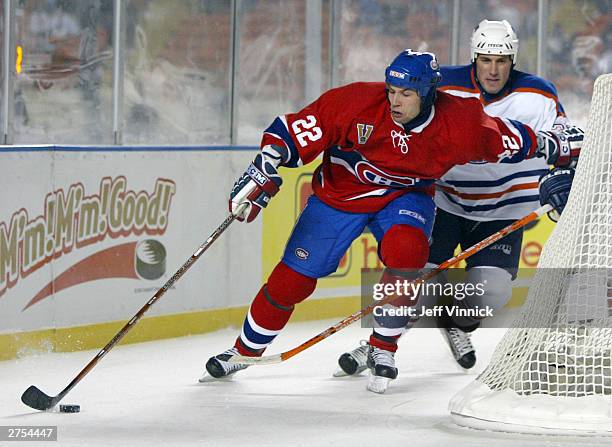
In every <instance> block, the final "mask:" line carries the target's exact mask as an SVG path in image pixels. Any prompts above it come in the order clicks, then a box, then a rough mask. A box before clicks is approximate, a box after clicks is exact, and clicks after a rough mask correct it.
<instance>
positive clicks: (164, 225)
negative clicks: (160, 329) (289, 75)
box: [0, 147, 261, 333]
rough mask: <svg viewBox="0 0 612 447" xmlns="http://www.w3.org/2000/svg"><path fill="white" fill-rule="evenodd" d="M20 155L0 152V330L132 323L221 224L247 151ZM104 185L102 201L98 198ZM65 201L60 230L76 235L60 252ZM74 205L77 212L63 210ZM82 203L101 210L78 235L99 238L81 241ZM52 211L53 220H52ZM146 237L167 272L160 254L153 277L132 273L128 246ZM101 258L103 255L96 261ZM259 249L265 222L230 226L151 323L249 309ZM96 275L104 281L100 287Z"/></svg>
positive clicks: (31, 151)
mask: <svg viewBox="0 0 612 447" xmlns="http://www.w3.org/2000/svg"><path fill="white" fill-rule="evenodd" d="M23 149H24V150H23V151H21V152H20V151H16V149H15V148H11V149H10V151H0V160H1V161H0V178H1V179H2V185H3V187H2V188H1V191H0V203H1V207H0V265H1V266H2V267H0V273H3V275H2V279H1V283H0V293H1V294H0V333H13V332H22V331H31V330H38V329H49V328H57V327H71V326H77V325H78V326H80V325H87V324H94V323H101V322H107V321H114V320H125V319H127V318H130V317H131V316H132V315H134V314H135V313H136V311H137V310H138V309H140V307H142V305H143V304H144V303H145V302H146V301H147V299H149V298H150V297H151V296H152V295H153V294H154V293H155V291H156V290H157V289H158V288H159V287H161V286H162V284H163V283H164V282H165V281H167V280H168V279H169V278H170V277H171V275H173V274H174V273H175V272H176V270H177V269H178V268H179V267H180V266H181V265H182V264H183V263H184V262H185V261H186V260H187V259H188V258H189V256H191V254H192V253H193V252H194V251H195V250H196V249H197V248H198V246H199V245H200V244H202V243H203V242H204V241H205V240H206V238H207V237H208V236H209V235H210V234H211V233H212V232H213V230H214V229H215V228H217V226H218V225H219V224H220V223H221V222H222V221H223V220H224V219H225V217H227V215H228V211H227V196H228V193H229V191H230V189H231V186H232V184H233V182H234V180H235V179H236V178H237V176H238V175H240V174H241V173H242V172H243V170H244V168H245V166H247V165H248V163H249V162H250V160H251V159H252V158H253V154H254V152H253V151H250V150H222V149H220V150H205V149H199V150H198V149H196V148H188V149H187V148H183V150H172V148H167V149H163V150H162V148H150V149H147V148H138V149H139V150H138V151H134V150H131V151H130V150H126V148H124V147H121V150H117V148H113V147H110V148H87V149H85V150H78V148H68V150H66V148H64V150H61V148H60V150H57V151H54V150H52V149H51V148H50V147H48V148H46V149H45V148H32V147H29V148H23ZM209 149H210V148H209ZM104 178H106V179H107V180H106V183H108V184H109V189H108V192H104V188H105V186H104V185H105V182H103V179H104ZM112 188H115V189H112ZM157 188H159V189H157ZM71 191H72V193H73V194H74V195H73V196H72V197H73V201H72V202H71V201H70V192H71ZM113 191H115V194H114V195H112V192H113ZM130 191H131V193H130ZM156 194H157V195H156ZM163 194H166V195H165V196H163ZM130 196H131V198H129V199H128V197H130ZM169 196H170V198H169ZM105 201H106V205H103V203H104V202H105ZM49 202H54V204H53V205H49ZM60 202H62V203H63V204H64V205H65V206H64V211H63V214H62V215H63V220H62V222H63V224H64V225H63V227H62V228H64V230H67V229H68V228H70V225H71V224H70V223H72V224H73V225H74V226H73V227H72V228H73V230H74V233H73V234H72V239H71V240H70V238H69V237H68V236H69V233H68V232H66V231H65V233H64V238H63V239H62V238H59V243H58V238H57V234H58V233H59V231H58V227H59V226H60V225H59V223H58V221H59V220H60V219H59V218H58V216H59V215H60V212H59V211H58V207H59V203H60ZM162 202H163V203H162ZM71 203H72V204H73V209H72V211H73V213H70V212H69V211H68V210H69V205H70V204H71ZM85 203H87V206H88V207H89V208H88V209H89V210H91V209H92V207H95V204H96V203H97V205H98V210H100V214H99V215H98V219H97V222H98V224H97V225H98V227H97V228H96V227H95V225H93V224H91V223H90V225H89V226H87V225H85V224H84V223H83V224H81V225H82V227H81V229H83V230H85V229H89V230H91V229H92V228H93V229H95V231H89V232H87V231H83V233H82V236H83V237H82V240H80V241H79V238H78V237H77V233H78V230H79V220H80V219H81V220H83V222H85V220H86V217H84V216H85V215H86V214H87V212H86V211H84V210H85V206H84V204H85ZM92 203H93V204H94V205H91V204H92ZM164 203H165V204H167V205H168V207H167V209H168V211H167V212H165V213H164V212H162V211H161V208H162V207H163V204H164ZM136 204H138V212H139V213H140V216H141V217H143V216H145V214H146V213H150V216H152V217H151V218H150V219H149V218H148V217H145V218H138V217H137V216H136ZM50 206H51V207H53V208H54V211H49V207H50ZM103 207H106V208H105V209H106V213H104V214H103V213H102V212H101V210H102V208H103ZM130 207H131V208H130ZM156 207H157V208H156ZM130 209H131V210H132V211H133V213H131V212H130ZM156 210H158V212H157V213H156V212H155V211H156ZM145 212H146V213H145ZM122 213H125V214H122ZM111 214H112V216H113V217H111ZM87 215H89V216H92V215H93V213H89V214H87ZM49 216H51V217H49ZM131 216H134V217H133V219H131V220H130V219H129V218H130V217H131ZM12 220H14V221H15V224H14V225H12V226H11V221H12ZM93 220H95V219H92V221H93ZM112 222H114V223H115V224H117V225H115V226H113V225H112V224H111V223H112ZM143 222H144V224H143ZM24 224H26V225H24ZM101 229H105V231H101ZM113 229H114V230H113ZM111 230H113V231H111ZM115 230H116V231H115ZM41 231H42V233H41ZM112 232H114V234H111V233H112ZM40 234H45V240H44V244H49V245H48V246H47V245H45V247H46V248H45V249H46V250H47V251H46V252H45V253H42V252H41V251H40V250H38V256H36V253H33V252H32V251H33V247H38V245H37V244H36V243H35V241H36V239H35V238H34V236H35V235H40ZM11 237H12V238H13V239H11ZM151 239H152V240H156V241H158V242H159V243H161V245H162V246H163V247H164V248H165V251H166V258H165V273H163V274H162V276H159V274H161V265H162V263H161V262H158V261H160V260H161V258H162V257H161V256H160V255H159V252H158V256H157V257H158V258H159V259H156V260H154V261H155V262H152V263H153V264H157V265H156V266H155V268H157V270H156V272H154V273H148V275H149V276H154V275H157V276H158V278H157V279H154V278H152V279H144V278H143V277H142V275H141V272H140V270H142V269H139V267H138V266H137V265H136V264H134V263H135V262H136V257H135V256H134V255H135V250H134V245H135V243H138V242H141V241H144V240H151ZM26 240H27V241H28V242H26ZM16 242H17V243H16ZM11 243H12V244H11ZM26 245H27V247H29V250H26V249H25V246H26ZM119 246H122V247H124V251H123V252H121V253H126V252H127V253H130V254H131V255H132V258H130V257H129V256H128V257H126V256H119V255H118V253H119V252H118V251H117V247H119ZM126 247H127V248H126ZM45 249H43V250H45ZM104 250H109V251H110V252H107V253H110V255H107V256H106V257H105V258H100V256H101V255H100V252H102V251H104ZM126 250H127V251H126ZM130 250H131V251H130ZM26 251H28V253H30V255H29V259H28V255H27V254H26V253H25V252H26ZM260 252H261V221H260V220H258V221H256V222H254V223H252V224H250V225H248V226H247V225H244V224H241V223H238V222H236V223H234V224H233V226H232V227H230V229H228V231H226V232H225V233H224V234H223V235H222V236H221V238H220V239H218V240H217V242H215V244H213V246H212V247H211V248H210V249H209V250H208V251H207V252H206V253H204V254H203V256H202V257H201V258H200V260H199V261H198V262H197V263H196V264H195V265H193V266H192V268H191V269H190V270H189V272H187V273H186V274H185V276H183V278H181V279H180V280H179V281H178V282H177V283H176V285H175V286H174V288H173V289H171V290H169V291H168V293H167V294H166V295H165V296H164V297H163V298H162V299H161V300H160V301H159V302H158V303H157V304H156V305H155V306H154V307H153V308H151V310H150V311H149V312H148V313H147V316H154V315H167V314H175V313H180V312H188V311H195V310H203V309H212V308H224V307H230V306H239V305H245V304H248V303H249V302H250V300H251V298H252V296H253V294H254V293H255V292H256V289H257V288H258V287H259V286H260V281H261V259H260ZM96 256H97V257H96ZM89 257H91V264H89V267H88V268H82V269H81V270H77V267H78V266H79V263H80V262H81V263H82V264H81V267H83V266H85V267H87V264H85V265H84V264H83V263H85V260H86V259H87V258H89ZM126 259H128V261H126ZM130 259H131V260H130ZM102 261H103V262H102ZM15 262H17V264H18V265H17V266H15ZM123 264H125V269H123V270H122V269H121V266H122V265H123ZM130 264H131V265H130ZM92 265H93V267H92ZM101 267H103V270H104V271H105V272H106V274H107V275H109V277H107V278H99V279H95V277H96V275H97V276H100V275H101V273H100V271H99V269H100V268H101ZM155 268H154V270H155ZM124 270H126V271H125V272H124ZM127 270H131V273H130V272H127ZM134 272H136V273H137V275H136V276H135V275H134ZM117 273H119V274H117ZM62 274H64V276H63V278H62V279H63V281H64V283H66V284H68V285H70V286H69V287H65V288H64V289H63V290H59V291H57V290H56V291H55V293H51V294H48V296H45V297H43V298H41V299H40V300H38V301H37V302H35V303H34V304H32V305H31V306H29V307H27V305H28V303H31V301H32V300H33V298H34V297H35V296H37V294H39V292H41V290H43V289H44V288H45V286H48V285H49V284H50V281H51V279H52V278H55V279H56V282H57V281H58V280H59V278H60V277H61V275H62ZM103 275H104V273H102V276H103ZM113 275H114V276H113ZM130 275H131V277H130ZM121 276H128V277H121ZM55 287H56V289H57V288H58V285H57V284H56V286H55ZM43 295H44V293H43ZM26 307H27V308H26Z"/></svg>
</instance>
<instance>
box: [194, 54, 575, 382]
mask: <svg viewBox="0 0 612 447" xmlns="http://www.w3.org/2000/svg"><path fill="white" fill-rule="evenodd" d="M385 81H386V82H385V83H382V82H380V83H377V82H367V83H366V82H360V83H354V84H350V85H347V86H344V87H339V88H335V89H332V90H329V91H328V92H326V93H324V94H323V95H322V96H321V97H320V98H319V99H317V100H316V101H315V102H313V103H312V104H310V105H308V106H307V107H305V108H304V109H303V110H301V111H299V112H297V113H290V114H287V115H284V116H279V117H277V118H276V119H275V120H274V121H273V123H272V124H271V125H270V126H269V127H268V128H267V129H266V130H265V131H264V135H263V138H262V142H261V152H260V153H259V154H258V155H257V156H256V157H255V159H254V161H253V162H252V163H251V165H250V166H249V167H248V169H247V170H246V172H245V173H244V175H242V176H241V177H240V178H239V179H238V180H237V182H236V183H235V185H234V188H233V189H232V191H231V193H230V210H231V212H232V213H234V214H235V215H236V216H237V218H238V219H239V220H245V221H247V222H251V221H253V220H254V219H255V218H256V217H257V215H258V213H259V212H260V211H261V210H262V209H263V208H265V206H266V205H267V203H268V201H269V200H270V198H272V197H273V196H274V195H275V194H276V193H277V192H278V191H279V188H280V186H281V183H282V180H281V176H280V174H279V172H278V168H279V167H281V166H282V167H288V168H291V167H297V166H300V165H302V164H306V163H309V162H311V161H313V160H314V159H315V158H316V157H317V156H318V155H319V154H321V153H322V154H323V161H322V162H321V165H320V166H319V167H318V168H317V169H316V171H315V174H314V176H313V191H314V194H313V195H312V196H311V197H310V198H309V200H308V203H307V206H306V207H305V208H304V210H303V212H302V214H301V215H300V217H299V219H298V222H297V223H296V225H295V227H294V230H293V232H292V234H291V237H290V238H289V241H288V242H287V246H286V248H285V252H284V255H283V257H282V260H281V262H280V263H279V264H278V265H277V266H276V267H275V268H274V270H273V271H272V273H271V274H270V276H269V278H268V281H267V282H266V284H264V285H263V287H262V288H261V289H260V291H259V293H258V294H257V295H256V296H255V298H254V300H253V302H252V303H251V306H250V308H249V311H248V314H247V316H246V318H245V321H244V324H243V327H242V331H241V334H240V336H239V337H238V338H237V339H236V341H235V343H234V346H233V347H232V348H230V349H228V350H226V351H224V352H223V353H221V354H219V355H216V356H214V357H211V358H210V359H209V360H208V362H207V363H206V372H205V374H204V376H203V377H202V378H201V379H200V381H208V380H212V379H218V378H222V377H227V376H230V375H232V374H234V373H235V372H236V371H239V370H241V369H244V368H246V367H247V365H244V364H235V363H230V362H229V361H228V360H229V359H230V358H231V357H232V356H234V355H236V354H240V355H247V356H259V355H261V354H262V353H263V351H264V350H265V349H266V347H267V346H268V345H270V343H272V341H273V340H274V338H275V337H276V336H277V335H278V334H279V333H280V331H281V330H282V329H283V327H284V326H285V324H286V323H287V321H288V320H289V318H290V316H291V313H292V312H293V309H294V306H295V305H296V304H298V303H299V302H301V301H303V300H305V299H306V298H307V297H308V296H309V295H310V294H311V293H312V292H313V291H314V289H315V286H316V283H317V279H318V278H321V277H324V276H327V275H329V274H331V273H333V272H334V271H335V270H336V268H337V267H338V264H339V261H340V259H341V258H342V256H343V255H344V253H345V251H346V250H347V249H348V247H349V246H350V244H351V242H352V241H353V240H354V239H355V238H357V237H358V236H359V235H360V234H361V233H362V231H363V230H364V229H365V227H366V226H367V227H369V229H370V230H371V231H372V233H373V235H374V237H375V238H376V240H377V242H378V246H379V250H378V252H379V256H380V258H381V261H382V262H383V264H384V265H385V266H386V267H387V268H388V269H387V270H386V271H385V273H384V274H383V279H381V281H384V282H392V281H394V280H395V279H396V278H397V279H400V277H399V276H398V275H401V274H400V273H399V269H412V270H415V269H421V268H423V266H424V265H425V263H426V262H427V259H428V255H429V237H430V236H431V231H432V227H433V222H434V215H435V205H434V202H433V193H434V190H433V184H434V181H435V180H436V179H438V178H440V177H441V176H442V175H443V174H444V173H445V172H447V171H448V170H449V169H450V168H452V167H453V166H455V165H458V164H464V163H468V162H469V161H474V160H479V161H487V162H502V163H513V162H518V161H521V160H523V159H525V158H530V157H534V156H542V157H545V158H546V159H547V161H548V162H549V163H555V162H561V163H565V162H567V161H569V159H570V158H571V156H572V154H570V146H569V143H568V142H567V141H566V139H565V138H564V135H563V134H559V135H557V134H552V135H547V138H540V136H538V137H536V134H535V133H534V132H533V130H532V129H531V128H529V127H528V126H526V125H524V124H522V123H520V122H518V121H513V120H506V119H502V118H495V117H491V116H488V115H487V114H486V113H485V112H484V111H483V108H482V106H481V104H480V102H479V101H478V100H476V99H465V98H457V97H454V96H451V95H449V94H446V93H443V92H436V86H437V85H438V83H439V81H440V73H439V70H438V63H437V61H436V58H435V56H434V55H433V54H431V53H419V52H413V51H411V50H405V51H403V52H402V53H400V54H399V55H398V56H397V57H396V58H395V59H394V60H393V62H392V63H391V64H390V65H389V67H387V69H386V71H385ZM406 318H407V317H406ZM377 322H378V321H377ZM379 324H381V325H382V326H386V325H388V322H379ZM405 324H406V321H404V317H399V318H398V319H396V320H395V321H393V325H396V327H399V326H401V325H405ZM396 340H397V337H394V336H391V337H390V336H387V335H385V331H384V327H381V328H377V329H374V332H373V334H372V336H371V337H370V341H369V344H370V348H369V352H368V365H369V366H370V370H371V376H370V380H369V382H368V389H370V390H371V391H374V392H379V393H380V392H384V391H385V389H386V388H387V385H388V382H389V381H390V380H392V379H395V378H396V376H397V369H396V367H395V361H394V353H395V351H396V349H397V344H396Z"/></svg>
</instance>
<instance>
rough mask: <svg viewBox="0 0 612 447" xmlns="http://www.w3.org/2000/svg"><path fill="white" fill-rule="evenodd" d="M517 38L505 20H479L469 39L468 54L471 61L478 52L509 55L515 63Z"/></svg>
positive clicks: (517, 46) (517, 47)
mask: <svg viewBox="0 0 612 447" xmlns="http://www.w3.org/2000/svg"><path fill="white" fill-rule="evenodd" d="M518 49H519V40H518V37H516V33H515V32H514V30H513V29H512V25H510V23H509V22H508V21H507V20H502V21H501V22H500V21H496V20H486V19H485V20H483V21H482V22H480V23H479V24H478V25H477V26H476V28H474V32H473V33H472V39H471V40H470V56H471V60H472V63H473V62H474V61H475V60H476V57H477V56H478V55H479V54H493V55H500V56H501V55H505V54H507V55H509V56H511V57H512V63H514V64H516V56H517V55H518Z"/></svg>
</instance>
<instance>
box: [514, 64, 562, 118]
mask: <svg viewBox="0 0 612 447" xmlns="http://www.w3.org/2000/svg"><path fill="white" fill-rule="evenodd" d="M513 92H530V93H537V94H540V95H542V96H546V97H547V98H550V99H552V100H554V101H555V103H556V104H557V112H558V114H559V115H565V110H564V109H563V106H562V105H561V103H560V102H559V94H558V93H557V88H556V87H555V85H554V84H553V83H552V82H550V81H547V80H546V79H543V78H541V77H539V76H536V75H533V74H530V73H525V72H522V71H518V70H514V72H513V77H512V86H511V88H510V93H513Z"/></svg>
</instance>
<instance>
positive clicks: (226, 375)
mask: <svg viewBox="0 0 612 447" xmlns="http://www.w3.org/2000/svg"><path fill="white" fill-rule="evenodd" d="M235 355H240V354H239V352H238V350H237V349H236V348H231V349H228V350H227V351H224V352H222V353H221V354H219V355H216V356H214V357H211V358H209V359H208V361H207V362H206V371H205V372H204V374H203V375H202V377H200V379H199V380H198V381H199V382H200V383H204V382H212V381H215V380H222V379H231V378H232V377H233V375H234V374H235V373H236V372H238V371H240V370H242V369H245V368H247V367H248V366H249V365H245V364H244V363H230V362H228V360H229V359H230V358H231V357H233V356H235Z"/></svg>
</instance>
